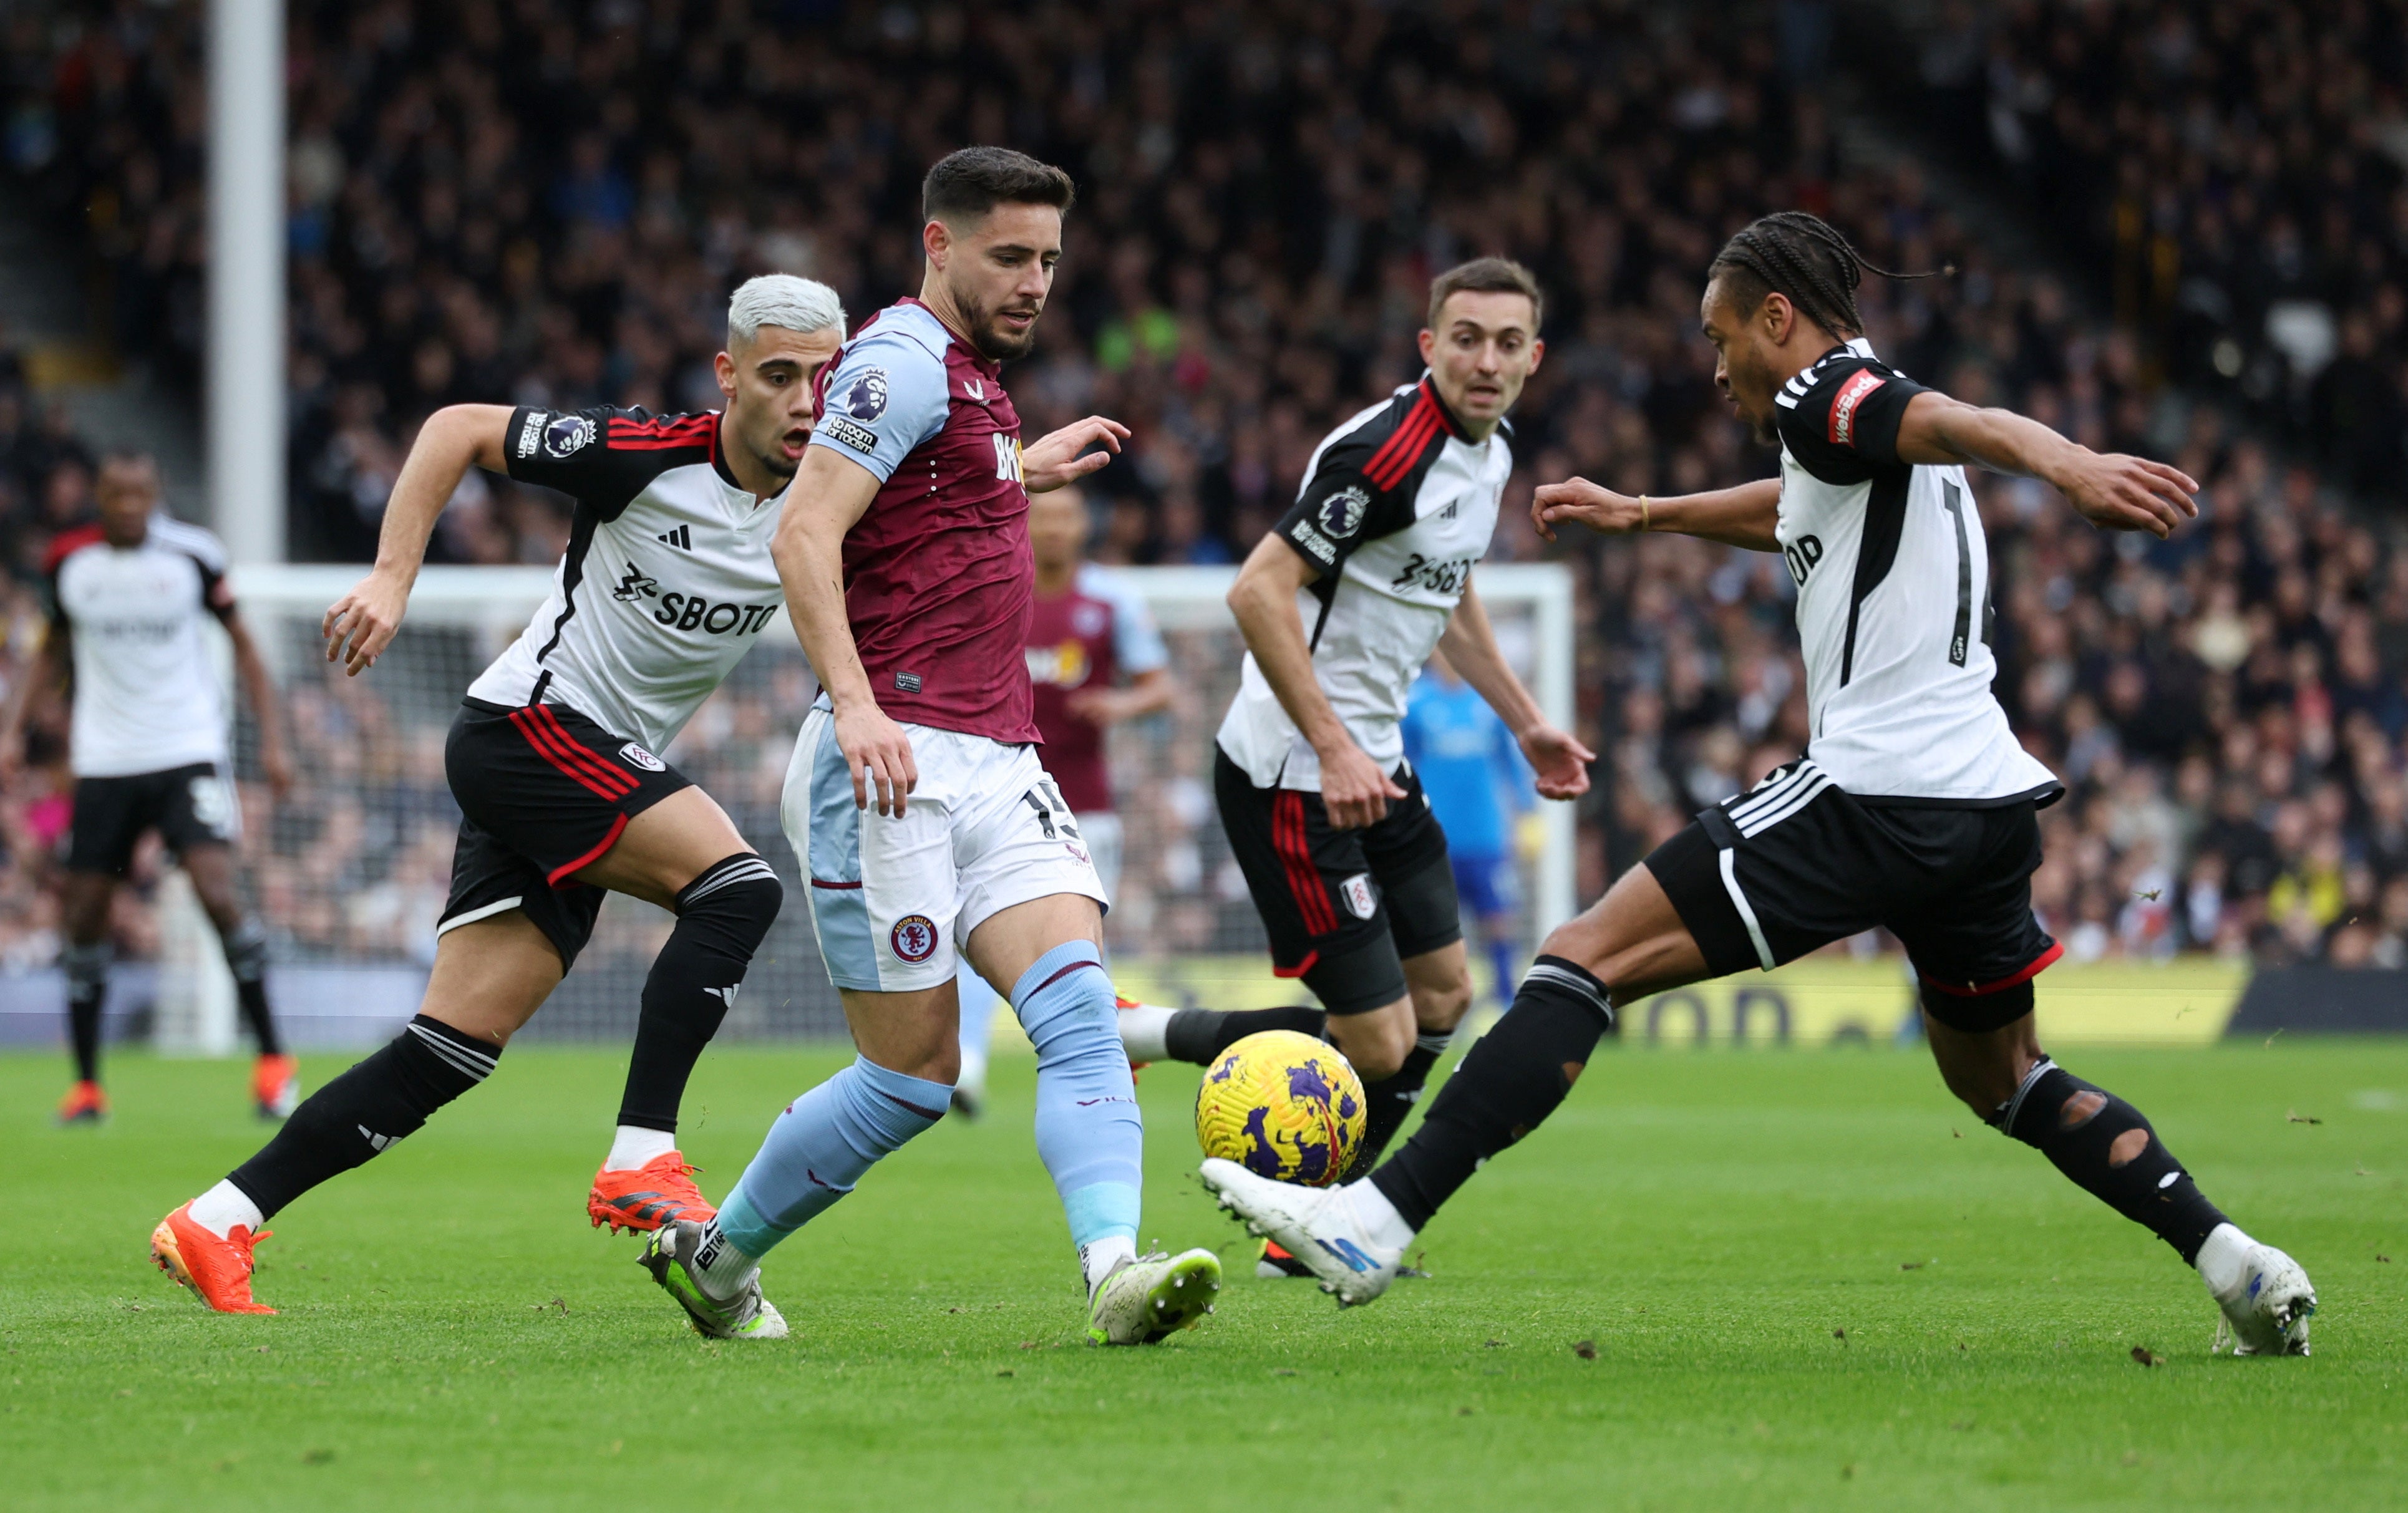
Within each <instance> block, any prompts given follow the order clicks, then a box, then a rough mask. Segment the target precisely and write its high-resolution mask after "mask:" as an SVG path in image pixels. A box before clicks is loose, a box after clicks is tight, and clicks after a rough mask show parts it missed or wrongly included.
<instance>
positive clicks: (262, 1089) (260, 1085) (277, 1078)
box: [251, 1056, 301, 1119]
mask: <svg viewBox="0 0 2408 1513" xmlns="http://www.w3.org/2000/svg"><path fill="white" fill-rule="evenodd" d="M251 1102H252V1103H253V1104H255V1105H257V1106H258V1108H259V1117H260V1118H262V1119H287V1118H290V1117H291V1116H292V1113H293V1110H294V1109H295V1108H297V1107H299V1106H301V1063H299V1062H296V1061H294V1059H293V1058H292V1057H290V1056H262V1057H261V1058H259V1060H257V1061H255V1062H253V1063H251Z"/></svg>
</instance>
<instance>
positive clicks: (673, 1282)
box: [636, 1219, 786, 1339]
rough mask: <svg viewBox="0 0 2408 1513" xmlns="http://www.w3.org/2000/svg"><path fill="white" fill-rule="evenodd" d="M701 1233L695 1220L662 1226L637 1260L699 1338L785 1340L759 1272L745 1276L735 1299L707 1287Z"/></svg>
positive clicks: (781, 1322)
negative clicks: (697, 1252)
mask: <svg viewBox="0 0 2408 1513" xmlns="http://www.w3.org/2000/svg"><path fill="white" fill-rule="evenodd" d="M702 1229H703V1226H702V1225H700V1224H698V1223H695V1221H694V1220H691V1219H680V1220H673V1221H671V1222H669V1223H667V1224H663V1225H662V1226H661V1227H660V1228H658V1229H656V1230H654V1231H652V1233H651V1234H650V1235H646V1236H645V1237H644V1249H643V1253H642V1254H641V1255H639V1256H638V1257H637V1258H636V1259H637V1261H638V1263H640V1264H641V1265H642V1266H643V1268H644V1269H645V1270H646V1271H648V1272H650V1273H652V1280H653V1281H655V1282H658V1283H660V1285H661V1291H663V1292H667V1294H668V1295H669V1296H671V1297H673V1298H675V1299H677V1303H678V1306H679V1307H681V1308H683V1309H684V1310H685V1314H686V1319H687V1320H688V1321H689V1322H691V1323H692V1324H693V1325H694V1332H695V1334H697V1335H705V1336H707V1337H709V1338H710V1339H784V1338H785V1337H786V1316H785V1315H783V1314H781V1313H780V1312H779V1311H778V1306H777V1305H776V1304H774V1303H772V1302H770V1301H769V1300H768V1299H767V1298H765V1297H763V1296H762V1295H761V1268H760V1267H758V1266H754V1267H753V1269H752V1270H750V1271H748V1272H747V1273H745V1275H744V1279H743V1280H742V1281H741V1282H740V1283H738V1285H737V1288H736V1291H735V1292H734V1294H733V1295H732V1296H727V1297H722V1296H720V1295H719V1294H718V1293H716V1292H711V1291H710V1289H709V1288H708V1287H706V1286H704V1285H703V1279H702V1266H701V1265H700V1263H697V1262H695V1260H694V1255H695V1250H697V1249H700V1247H701V1244H702Z"/></svg>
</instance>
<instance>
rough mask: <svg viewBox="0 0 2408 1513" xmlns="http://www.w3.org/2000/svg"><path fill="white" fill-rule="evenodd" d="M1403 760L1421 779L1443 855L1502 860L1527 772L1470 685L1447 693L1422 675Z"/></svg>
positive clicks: (1523, 804) (1408, 712)
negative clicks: (1443, 840)
mask: <svg viewBox="0 0 2408 1513" xmlns="http://www.w3.org/2000/svg"><path fill="white" fill-rule="evenodd" d="M1403 728H1404V736H1405V760H1406V761H1408V762H1411V763H1412V764H1413V771H1414V772H1415V773H1417V774H1419V775H1420V777H1421V780H1422V791H1423V792H1426V793H1427V794H1428V795H1429V804H1430V810H1431V812H1432V813H1434V814H1436V815H1437V816H1438V822H1439V825H1440V828H1441V829H1443V830H1444V831H1445V832H1446V843H1447V847H1448V849H1451V850H1454V851H1455V852H1457V853H1459V854H1461V855H1465V856H1505V855H1509V854H1511V852H1512V849H1513V845H1512V823H1511V819H1510V817H1511V816H1512V815H1516V814H1519V813H1521V812H1522V811H1523V810H1524V809H1526V808H1527V807H1529V799H1528V797H1527V793H1528V789H1529V784H1530V769H1529V766H1528V764H1527V763H1525V762H1524V761H1523V760H1522V752H1521V749H1520V748H1519V747H1517V746H1516V745H1515V744H1514V741H1513V733H1512V731H1509V730H1507V729H1506V728H1505V721H1502V720H1499V719H1498V718H1497V711H1496V710H1494V709H1491V708H1490V707H1488V701H1487V700H1485V699H1484V698H1482V697H1481V696H1480V694H1479V692H1478V691H1476V690H1475V689H1473V688H1472V686H1471V685H1470V684H1469V683H1456V684H1455V685H1454V686H1453V687H1449V686H1448V685H1447V684H1446V683H1445V682H1443V681H1441V679H1439V678H1434V677H1432V676H1430V675H1429V674H1428V673H1426V672H1425V673H1423V674H1422V675H1421V677H1419V678H1416V679H1414V681H1413V687H1412V695H1411V696H1410V697H1409V698H1408V700H1407V701H1406V705H1405V718H1404V725H1403Z"/></svg>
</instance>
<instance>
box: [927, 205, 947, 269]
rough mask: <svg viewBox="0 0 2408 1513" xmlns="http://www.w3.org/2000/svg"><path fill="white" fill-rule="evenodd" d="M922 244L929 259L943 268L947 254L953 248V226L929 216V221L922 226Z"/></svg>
mask: <svg viewBox="0 0 2408 1513" xmlns="http://www.w3.org/2000/svg"><path fill="white" fill-rule="evenodd" d="M920 246H921V249H922V250H925V252H926V253H927V254H928V261H929V262H930V263H932V264H935V265H936V266H938V267H939V268H942V267H943V266H944V265H945V255H946V254H947V253H948V252H950V251H952V250H953V228H952V227H951V226H948V225H946V224H945V223H944V222H943V221H939V220H937V219H935V218H934V217H931V218H929V221H928V223H927V224H926V225H925V226H922V227H921V228H920Z"/></svg>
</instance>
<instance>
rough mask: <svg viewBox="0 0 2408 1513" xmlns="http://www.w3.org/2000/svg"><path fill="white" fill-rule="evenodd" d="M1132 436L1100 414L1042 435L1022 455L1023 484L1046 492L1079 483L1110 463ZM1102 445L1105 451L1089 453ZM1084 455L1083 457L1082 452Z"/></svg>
mask: <svg viewBox="0 0 2408 1513" xmlns="http://www.w3.org/2000/svg"><path fill="white" fill-rule="evenodd" d="M1128 436H1129V428H1128V427H1127V426H1125V425H1123V424H1121V422H1120V421H1114V420H1108V419H1106V418H1105V417H1103V416H1101V415H1090V416H1088V417H1087V418H1086V419H1085V420H1083V421H1071V422H1070V423H1069V424H1068V425H1066V426H1064V427H1063V428H1062V429H1061V430H1059V431H1055V432H1053V433H1052V434H1050V435H1043V436H1039V438H1038V439H1037V444H1036V445H1035V446H1033V447H1024V448H1022V449H1021V452H1020V477H1021V481H1022V482H1023V483H1024V484H1025V485H1026V486H1027V489H1028V492H1030V493H1043V492H1047V491H1048V490H1051V489H1058V488H1060V487H1062V485H1064V484H1066V483H1072V482H1076V481H1077V480H1078V479H1080V478H1085V477H1086V476H1087V475H1088V474H1090V473H1092V472H1094V471H1096V469H1097V468H1099V467H1102V466H1104V465H1105V464H1108V463H1110V462H1111V460H1112V458H1113V457H1114V456H1115V455H1116V454H1117V453H1118V452H1119V451H1120V450H1121V443H1122V442H1124V441H1126V440H1127V439H1128ZM1097 444H1101V445H1102V447H1103V449H1104V450H1102V451H1093V452H1091V451H1087V449H1088V448H1089V447H1092V446H1096V445H1097ZM1082 452H1084V453H1085V455H1084V456H1082V455H1080V454H1081V453H1082Z"/></svg>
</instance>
